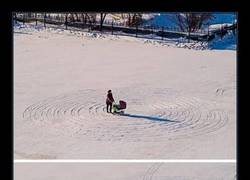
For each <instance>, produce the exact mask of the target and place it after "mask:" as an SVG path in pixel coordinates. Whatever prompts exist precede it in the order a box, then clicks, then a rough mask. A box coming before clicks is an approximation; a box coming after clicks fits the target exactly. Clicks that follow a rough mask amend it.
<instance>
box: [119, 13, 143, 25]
mask: <svg viewBox="0 0 250 180" xmlns="http://www.w3.org/2000/svg"><path fill="white" fill-rule="evenodd" d="M122 18H123V19H125V24H126V25H127V26H130V27H134V26H138V25H140V24H142V14H141V13H128V14H122Z"/></svg>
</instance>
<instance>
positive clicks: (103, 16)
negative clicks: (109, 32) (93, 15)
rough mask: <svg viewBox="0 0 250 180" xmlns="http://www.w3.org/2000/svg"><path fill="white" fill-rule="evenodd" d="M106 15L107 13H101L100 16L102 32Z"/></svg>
mask: <svg viewBox="0 0 250 180" xmlns="http://www.w3.org/2000/svg"><path fill="white" fill-rule="evenodd" d="M106 15H107V13H101V14H100V31H102V27H103V22H104V19H105V17H106Z"/></svg>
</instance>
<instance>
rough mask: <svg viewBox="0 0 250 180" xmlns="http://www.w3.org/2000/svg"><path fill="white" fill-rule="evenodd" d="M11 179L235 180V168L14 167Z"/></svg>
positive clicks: (141, 165)
mask: <svg viewBox="0 0 250 180" xmlns="http://www.w3.org/2000/svg"><path fill="white" fill-rule="evenodd" d="M14 176H15V180H34V179H36V180H50V179H53V180H69V179H74V180H82V179H91V180H99V179H102V180H236V167H235V164H231V163H229V164H220V163H217V164H210V163H201V164H200V163H198V164H197V163H193V164H190V163H181V164H172V163H154V164H152V163H16V164H15V172H14ZM100 177H101V178H100Z"/></svg>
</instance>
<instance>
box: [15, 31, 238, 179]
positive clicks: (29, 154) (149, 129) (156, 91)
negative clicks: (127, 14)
mask: <svg viewBox="0 0 250 180" xmlns="http://www.w3.org/2000/svg"><path fill="white" fill-rule="evenodd" d="M146 42H147V41H145V40H143V39H136V38H133V37H119V36H111V35H105V36H104V35H98V34H97V35H93V34H90V33H82V32H74V33H73V32H70V31H65V30H50V29H46V30H44V29H43V28H41V29H38V30H34V29H32V28H15V29H14V152H15V154H14V157H15V158H16V159H142V158H143V159H152V158H153V159H165V158H171V159H175V158H177V159H183V158H188V159H193V158H194V159H196V158H201V159H208V158H211V159H217V158H219V159H224V158H227V159H234V158H236V63H237V62H236V51H229V50H223V51H217V50H191V49H185V48H177V47H175V46H171V45H166V44H161V43H146ZM108 89H112V91H113V95H114V98H115V100H116V101H119V100H120V99H122V100H125V101H126V102H127V103H128V107H127V109H126V114H125V116H118V115H113V114H108V113H106V112H105V98H106V92H107V90H108ZM20 177H21V176H20Z"/></svg>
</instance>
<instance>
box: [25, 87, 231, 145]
mask: <svg viewBox="0 0 250 180" xmlns="http://www.w3.org/2000/svg"><path fill="white" fill-rule="evenodd" d="M113 92H114V95H115V96H117V97H119V99H123V100H125V101H127V103H128V109H127V110H126V116H119V115H112V114H109V113H106V109H105V108H106V107H105V91H98V90H91V89H89V90H82V91H78V92H75V93H70V94H65V95H60V96H56V97H52V98H48V99H45V100H42V101H40V102H38V103H36V104H32V105H31V106H29V107H27V108H26V109H25V111H24V112H23V118H24V119H25V120H26V121H28V122H29V123H32V124H33V125H39V126H41V127H44V128H46V127H48V126H50V127H51V126H54V127H55V131H57V132H58V134H60V135H66V136H73V137H74V136H81V137H83V136H84V137H86V138H88V139H89V140H97V141H122V140H124V141H132V142H135V141H166V139H169V140H170V139H178V138H187V137H192V136H196V135H201V134H207V133H211V132H215V131H217V130H218V129H220V128H222V127H224V126H225V125H226V123H227V121H228V116H227V114H226V112H224V111H223V110H221V109H219V108H217V107H216V104H213V103H211V102H206V101H205V100H202V99H199V98H196V97H188V96H185V95H182V94H181V93H179V92H176V91H174V90H172V89H164V88H159V89H139V88H123V89H118V90H113ZM132 95H133V97H131V96H132ZM135 96H137V97H135ZM117 100H118V99H117ZM152 134H154V136H152Z"/></svg>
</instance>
